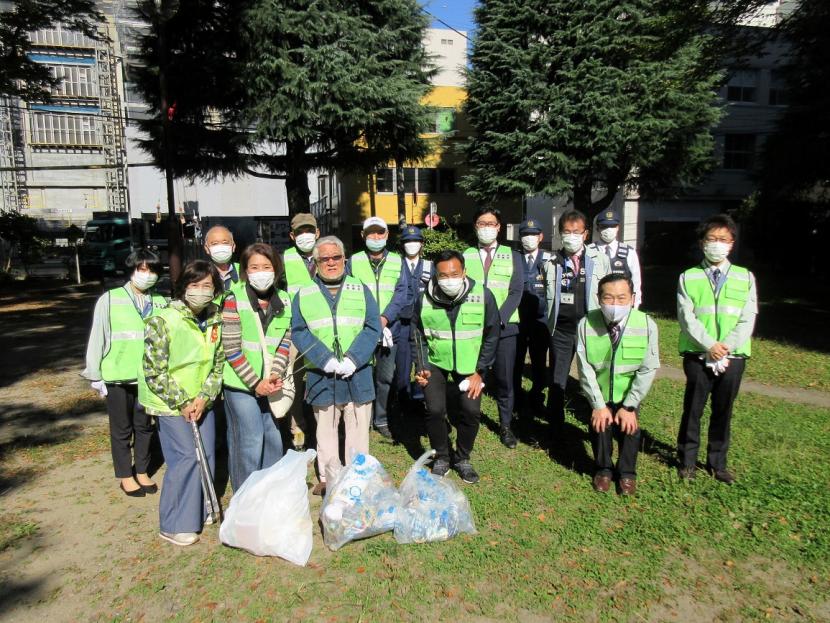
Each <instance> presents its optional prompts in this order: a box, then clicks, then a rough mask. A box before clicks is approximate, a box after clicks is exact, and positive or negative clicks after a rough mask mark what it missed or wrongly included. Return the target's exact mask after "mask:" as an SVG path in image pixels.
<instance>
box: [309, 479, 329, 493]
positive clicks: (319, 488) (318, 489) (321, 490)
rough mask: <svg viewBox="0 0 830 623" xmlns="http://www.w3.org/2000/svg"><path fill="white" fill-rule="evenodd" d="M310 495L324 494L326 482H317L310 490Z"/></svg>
mask: <svg viewBox="0 0 830 623" xmlns="http://www.w3.org/2000/svg"><path fill="white" fill-rule="evenodd" d="M311 495H326V483H324V482H318V483H317V484H316V485H314V488H313V489H312V490H311Z"/></svg>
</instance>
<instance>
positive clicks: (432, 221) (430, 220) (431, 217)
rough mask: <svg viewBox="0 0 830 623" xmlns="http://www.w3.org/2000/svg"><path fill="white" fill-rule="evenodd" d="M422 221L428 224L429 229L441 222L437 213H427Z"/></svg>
mask: <svg viewBox="0 0 830 623" xmlns="http://www.w3.org/2000/svg"><path fill="white" fill-rule="evenodd" d="M424 222H425V223H426V224H427V225H428V226H429V228H430V229H432V228H433V227H437V226H438V223H440V222H441V217H439V216H438V215H437V214H427V216H426V218H425V219H424Z"/></svg>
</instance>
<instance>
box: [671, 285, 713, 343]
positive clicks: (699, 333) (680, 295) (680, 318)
mask: <svg viewBox="0 0 830 623" xmlns="http://www.w3.org/2000/svg"><path fill="white" fill-rule="evenodd" d="M677 322H678V323H680V330H681V331H683V332H685V333H686V334H687V335H689V337H691V338H692V339H693V340H694V341H695V342H697V343H698V344H699V345H700V350H701V351H708V350H709V349H710V348H712V347H713V346H714V345H715V344H717V343H718V341H717V340H716V339H715V338H713V337H712V336H711V335H709V333H708V332H707V331H706V327H704V326H703V323H702V322H700V320H698V319H697V316H695V303H694V301H692V297H690V296H689V294H688V292H686V283H685V280H684V278H683V275H682V274H681V275H680V279H678V281H677Z"/></svg>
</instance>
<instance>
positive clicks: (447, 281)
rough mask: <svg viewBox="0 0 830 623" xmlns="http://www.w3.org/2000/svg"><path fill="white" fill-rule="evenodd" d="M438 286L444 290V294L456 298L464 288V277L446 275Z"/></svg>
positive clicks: (439, 281)
mask: <svg viewBox="0 0 830 623" xmlns="http://www.w3.org/2000/svg"><path fill="white" fill-rule="evenodd" d="M438 287H439V288H441V290H443V291H444V294H446V295H447V296H448V297H450V298H452V299H454V298H455V297H456V296H458V295H459V294H460V293H461V290H462V289H463V288H464V277H445V278H444V279H439V280H438Z"/></svg>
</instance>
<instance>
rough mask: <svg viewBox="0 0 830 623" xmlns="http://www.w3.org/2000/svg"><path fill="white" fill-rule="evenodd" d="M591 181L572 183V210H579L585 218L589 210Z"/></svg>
mask: <svg viewBox="0 0 830 623" xmlns="http://www.w3.org/2000/svg"><path fill="white" fill-rule="evenodd" d="M592 188H593V183H592V182H591V180H590V179H589V180H576V182H575V183H574V190H573V193H574V210H579V211H580V212H582V213H583V214H585V215H586V216H587V215H588V212H590V210H591V189H592Z"/></svg>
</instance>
